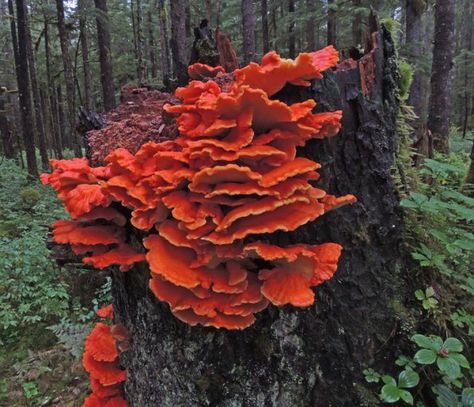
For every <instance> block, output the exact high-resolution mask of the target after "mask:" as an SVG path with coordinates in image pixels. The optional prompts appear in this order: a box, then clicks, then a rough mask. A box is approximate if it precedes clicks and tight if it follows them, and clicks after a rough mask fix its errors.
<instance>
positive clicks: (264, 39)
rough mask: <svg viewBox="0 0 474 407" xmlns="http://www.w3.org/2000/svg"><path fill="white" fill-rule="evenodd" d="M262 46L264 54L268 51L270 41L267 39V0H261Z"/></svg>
mask: <svg viewBox="0 0 474 407" xmlns="http://www.w3.org/2000/svg"><path fill="white" fill-rule="evenodd" d="M262 47H263V54H264V55H265V54H266V53H267V52H268V51H270V41H269V39H268V1H267V0H262Z"/></svg>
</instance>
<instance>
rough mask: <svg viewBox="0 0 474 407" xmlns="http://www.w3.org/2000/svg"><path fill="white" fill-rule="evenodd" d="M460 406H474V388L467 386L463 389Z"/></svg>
mask: <svg viewBox="0 0 474 407" xmlns="http://www.w3.org/2000/svg"><path fill="white" fill-rule="evenodd" d="M461 403H462V407H472V406H474V388H472V387H468V388H467V389H464V390H463V392H462V396H461Z"/></svg>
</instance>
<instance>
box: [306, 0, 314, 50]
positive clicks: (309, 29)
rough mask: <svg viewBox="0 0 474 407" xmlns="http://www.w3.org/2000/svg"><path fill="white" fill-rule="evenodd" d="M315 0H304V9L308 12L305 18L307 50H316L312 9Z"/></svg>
mask: <svg viewBox="0 0 474 407" xmlns="http://www.w3.org/2000/svg"><path fill="white" fill-rule="evenodd" d="M315 3H316V0H306V10H307V12H308V15H307V18H306V24H305V28H306V49H307V50H308V51H314V50H316V42H315V38H314V31H315V28H314V27H315V24H314V9H315Z"/></svg>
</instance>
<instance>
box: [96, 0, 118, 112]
mask: <svg viewBox="0 0 474 407" xmlns="http://www.w3.org/2000/svg"><path fill="white" fill-rule="evenodd" d="M94 3H95V7H96V9H97V10H96V11H97V13H98V14H97V42H98V44H99V61H100V81H101V83H102V94H103V98H104V110H105V111H106V112H108V111H109V110H112V109H113V108H114V107H115V89H114V80H113V76H112V56H111V52H110V46H111V45H110V26H109V17H108V14H107V0H94Z"/></svg>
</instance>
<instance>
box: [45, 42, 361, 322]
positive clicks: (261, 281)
mask: <svg viewBox="0 0 474 407" xmlns="http://www.w3.org/2000/svg"><path fill="white" fill-rule="evenodd" d="M337 60H338V53H337V51H336V50H335V49H334V48H333V47H331V46H330V47H326V48H324V49H322V50H320V51H317V52H313V53H303V54H300V55H299V56H298V57H297V58H296V59H295V60H290V59H282V58H280V56H279V55H278V54H276V53H275V52H270V53H269V54H267V55H265V56H264V57H263V59H262V62H261V64H256V63H251V64H250V65H248V66H246V67H244V68H241V69H237V70H236V71H234V72H233V73H232V74H225V73H224V72H223V70H222V69H220V68H211V67H207V66H204V65H202V64H199V65H195V66H191V67H190V69H189V71H190V74H191V76H192V77H194V78H201V79H202V80H193V81H191V82H190V83H189V85H188V86H186V87H183V88H178V89H177V90H176V92H175V96H176V97H177V98H179V99H177V98H174V99H170V100H172V101H173V102H170V103H168V104H165V105H164V107H163V109H164V110H165V111H166V112H168V113H170V114H174V115H176V124H177V126H178V131H179V135H178V137H176V138H175V139H173V140H166V141H162V142H149V143H146V144H144V145H142V146H141V147H140V148H139V149H138V151H136V152H134V153H132V152H129V151H128V150H125V149H123V148H118V149H116V150H114V151H112V152H110V154H108V156H107V157H106V159H105V165H104V166H103V167H91V166H90V165H89V164H88V162H87V160H86V159H82V158H81V159H74V160H68V161H64V160H63V161H53V162H52V166H53V168H54V172H53V173H52V174H43V176H42V181H43V182H44V183H45V184H50V185H51V186H52V187H53V188H55V190H56V191H57V192H58V195H59V197H60V198H61V199H62V200H63V201H64V203H65V207H66V209H67V211H68V212H69V214H70V215H71V220H61V221H58V222H57V223H56V224H55V225H54V231H53V235H54V240H55V241H56V242H57V243H61V244H70V245H71V247H72V250H73V251H74V252H75V253H76V254H81V255H83V256H84V257H83V261H84V262H85V263H89V264H92V265H93V266H94V267H97V268H104V267H109V266H113V265H116V266H119V267H120V269H121V270H122V271H126V270H128V269H129V268H130V267H131V266H132V265H133V264H134V263H136V262H140V261H146V262H147V263H148V265H149V268H150V272H151V279H150V288H151V291H152V292H153V294H154V295H155V296H156V297H157V298H158V299H159V300H161V301H164V302H166V303H168V304H169V306H170V308H171V311H172V313H173V314H174V315H175V316H176V317H177V318H179V319H180V320H182V321H184V322H186V323H188V324H190V325H197V324H200V325H204V326H213V327H217V328H227V329H243V328H246V327H248V326H250V325H252V324H253V322H254V321H255V314H256V313H258V312H260V311H262V310H263V309H265V308H266V307H267V306H268V304H269V303H272V304H274V305H277V306H282V305H285V304H291V305H293V306H297V307H305V306H309V305H311V304H312V303H313V302H314V293H313V290H312V287H314V286H317V285H318V284H321V283H322V282H324V281H325V280H327V279H329V278H331V277H332V275H333V274H334V272H335V271H336V268H337V262H338V259H339V256H340V253H341V249H342V248H341V246H340V245H338V244H336V243H325V244H322V245H318V246H312V245H306V244H298V245H293V246H289V247H279V246H276V245H274V244H270V243H268V240H266V241H264V240H263V239H267V238H268V237H269V235H268V234H271V233H273V232H276V231H284V232H291V231H294V230H296V229H297V228H298V227H300V226H302V225H304V224H306V223H308V222H311V221H314V220H315V219H316V218H317V217H319V216H321V215H323V214H324V213H326V212H328V211H330V210H332V209H334V208H337V207H339V206H341V205H344V204H347V203H353V202H354V201H355V198H354V196H352V195H346V196H342V197H335V196H332V195H329V194H327V193H326V192H325V191H323V190H321V189H319V188H316V187H314V186H313V185H312V184H311V181H316V180H317V179H318V178H319V174H318V172H317V170H318V168H319V167H320V165H319V164H318V163H316V162H314V161H312V160H309V159H307V158H304V157H297V156H296V153H297V147H302V146H304V145H305V143H306V142H307V141H308V140H310V139H314V138H325V137H330V136H334V135H335V134H337V133H338V132H339V129H340V127H341V115H342V113H341V111H334V112H324V113H313V110H314V107H315V105H316V102H315V101H314V100H306V101H303V102H300V103H294V104H287V103H285V102H284V101H281V100H278V99H277V98H276V95H277V93H278V92H279V91H280V90H281V89H283V87H284V86H285V85H286V84H293V85H298V86H308V85H309V81H311V80H313V79H320V78H322V72H323V71H324V70H327V69H329V68H331V67H333V66H335V65H336V63H337ZM178 100H179V101H178ZM133 230H135V232H136V233H134V234H133V235H134V236H135V242H134V244H131V243H130V235H131V233H130V232H131V231H132V232H133ZM140 240H141V241H142V242H143V245H141V244H140Z"/></svg>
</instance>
